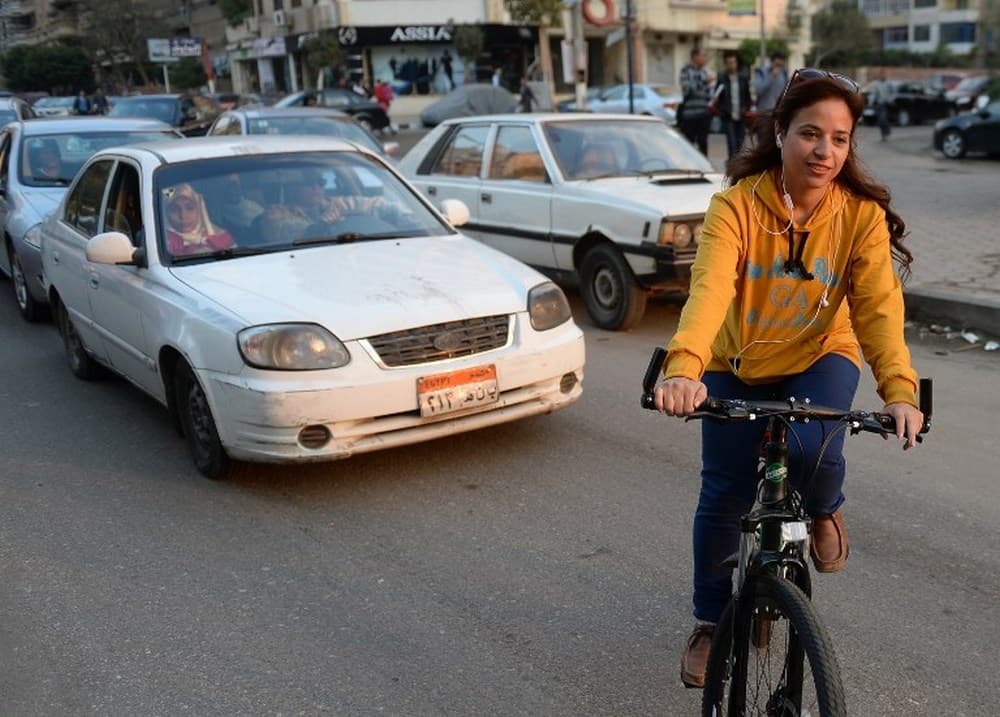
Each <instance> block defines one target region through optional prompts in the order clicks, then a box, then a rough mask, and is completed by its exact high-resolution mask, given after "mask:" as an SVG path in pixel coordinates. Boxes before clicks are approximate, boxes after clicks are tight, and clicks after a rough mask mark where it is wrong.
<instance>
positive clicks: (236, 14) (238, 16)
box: [219, 0, 253, 27]
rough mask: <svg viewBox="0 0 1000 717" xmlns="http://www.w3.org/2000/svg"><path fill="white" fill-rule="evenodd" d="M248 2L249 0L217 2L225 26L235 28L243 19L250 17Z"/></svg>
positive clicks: (250, 8)
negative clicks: (224, 20)
mask: <svg viewBox="0 0 1000 717" xmlns="http://www.w3.org/2000/svg"><path fill="white" fill-rule="evenodd" d="M250 2H251V0H219V10H220V11H221V12H222V17H224V18H225V19H226V24H227V25H230V26H232V27H235V26H236V25H239V24H240V23H241V22H243V19H244V18H247V17H250V15H252V14H253V6H252V5H251V4H250Z"/></svg>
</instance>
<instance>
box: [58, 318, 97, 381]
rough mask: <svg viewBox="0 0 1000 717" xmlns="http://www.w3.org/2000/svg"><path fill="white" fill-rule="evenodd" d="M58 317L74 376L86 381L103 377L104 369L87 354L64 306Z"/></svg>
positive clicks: (60, 331) (70, 368)
mask: <svg viewBox="0 0 1000 717" xmlns="http://www.w3.org/2000/svg"><path fill="white" fill-rule="evenodd" d="M57 316H58V318H57V323H58V325H59V333H60V334H62V340H63V346H65V347H66V361H67V362H68V363H69V370H70V371H72V372H73V375H74V376H76V377H77V378H79V379H83V380H84V381H92V380H93V379H95V378H98V377H99V376H101V374H102V373H103V368H102V367H101V365H100V364H99V363H97V361H95V360H94V359H93V358H92V357H91V355H90V354H89V353H87V347H86V346H84V345H83V341H82V340H81V339H80V335H79V334H78V333H76V327H74V326H73V320H72V319H71V318H70V317H69V312H68V311H66V307H65V306H63V305H62V304H59V308H58V311H57Z"/></svg>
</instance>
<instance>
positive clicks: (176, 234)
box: [164, 183, 235, 256]
mask: <svg viewBox="0 0 1000 717" xmlns="http://www.w3.org/2000/svg"><path fill="white" fill-rule="evenodd" d="M164 198H165V199H166V206H167V212H166V213H167V249H168V250H169V251H170V254H171V255H173V256H184V255H188V254H200V253H203V252H210V251H215V250H217V249H228V248H230V247H232V246H234V245H235V242H234V241H233V237H232V235H231V234H230V233H229V232H228V231H226V230H225V229H222V228H221V227H217V226H215V224H213V223H212V220H211V219H210V218H209V216H208V210H207V209H206V208H205V200H204V198H203V197H202V196H201V194H199V193H198V192H197V191H196V190H195V189H194V187H192V186H191V185H190V184H187V183H183V184H178V185H177V186H175V187H169V188H168V189H166V190H164Z"/></svg>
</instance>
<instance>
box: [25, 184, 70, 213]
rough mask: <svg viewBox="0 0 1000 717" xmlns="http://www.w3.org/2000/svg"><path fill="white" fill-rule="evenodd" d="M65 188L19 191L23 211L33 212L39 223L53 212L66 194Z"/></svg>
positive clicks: (34, 188) (36, 188)
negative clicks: (22, 200)
mask: <svg viewBox="0 0 1000 717" xmlns="http://www.w3.org/2000/svg"><path fill="white" fill-rule="evenodd" d="M66 190H67V187H32V188H30V189H28V188H25V189H23V190H22V191H21V196H22V197H23V198H24V205H25V209H27V210H28V211H31V212H34V213H35V214H36V215H37V216H36V220H37V221H41V220H42V219H44V218H45V217H46V215H48V214H49V213H50V212H51V211H52V210H54V209H55V208H56V207H57V206H58V205H59V202H60V201H62V198H63V196H65V194H66Z"/></svg>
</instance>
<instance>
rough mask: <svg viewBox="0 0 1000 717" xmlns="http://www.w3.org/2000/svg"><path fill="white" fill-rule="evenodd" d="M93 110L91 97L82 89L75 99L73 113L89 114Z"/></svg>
mask: <svg viewBox="0 0 1000 717" xmlns="http://www.w3.org/2000/svg"><path fill="white" fill-rule="evenodd" d="M90 110H91V105H90V98H89V97H87V93H86V92H84V91H83V90H80V91H79V92H78V93H77V95H76V99H74V100H73V114H75V115H89V114H90Z"/></svg>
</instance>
